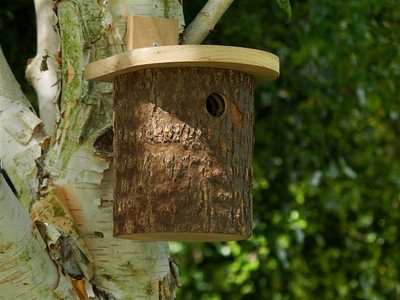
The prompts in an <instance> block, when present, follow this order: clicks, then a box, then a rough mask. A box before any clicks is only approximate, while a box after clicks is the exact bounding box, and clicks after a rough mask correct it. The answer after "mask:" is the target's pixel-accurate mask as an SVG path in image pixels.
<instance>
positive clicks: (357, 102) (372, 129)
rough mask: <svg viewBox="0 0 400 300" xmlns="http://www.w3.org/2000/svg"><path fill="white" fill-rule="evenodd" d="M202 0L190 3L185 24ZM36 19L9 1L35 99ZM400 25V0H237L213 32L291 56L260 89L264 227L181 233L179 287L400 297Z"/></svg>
mask: <svg viewBox="0 0 400 300" xmlns="http://www.w3.org/2000/svg"><path fill="white" fill-rule="evenodd" d="M204 2H205V1H200V0H190V1H189V0H186V1H185V3H184V8H185V13H186V19H187V22H190V20H191V19H193V18H194V16H195V14H196V13H197V12H198V11H199V10H200V8H201V7H202V5H203V4H204ZM2 4H3V3H2ZM34 26H35V25H34V11H33V7H32V3H31V1H26V0H19V1H4V4H3V5H2V8H1V9H0V29H1V32H2V35H1V36H0V43H1V45H2V47H3V50H4V52H5V54H6V57H7V58H8V59H9V61H10V64H11V66H12V68H13V70H14V71H15V73H16V75H17V78H18V80H19V81H20V83H21V84H22V86H23V88H24V90H25V91H27V93H28V95H30V97H31V99H34V96H33V94H32V92H31V90H30V89H29V87H28V85H27V84H26V83H25V82H24V75H23V69H24V65H25V63H26V59H27V58H29V57H32V56H33V55H34V49H35V42H36V41H35V38H34V36H35V28H34ZM399 32H400V2H399V1H397V0H384V1H376V0H353V1H332V0H329V1H328V0H318V1H317V0H299V1H293V2H292V18H291V20H290V21H288V18H287V14H286V13H285V12H284V11H282V10H281V9H280V8H279V6H278V4H277V3H276V2H275V1H271V0H252V1H235V2H234V3H233V5H232V7H231V8H230V9H229V10H228V12H227V13H226V14H225V16H224V17H223V18H222V20H221V21H220V23H219V24H218V25H217V26H216V28H215V30H214V31H213V32H212V33H211V34H210V36H209V37H208V39H207V40H206V43H212V44H222V45H236V46H243V47H250V48H257V49H263V50H267V51H269V52H273V53H275V54H277V55H278V56H279V57H280V61H281V76H280V78H279V79H278V80H276V81H274V82H271V83H269V84H265V85H261V86H259V87H258V89H257V91H256V97H255V104H256V122H255V127H254V129H255V137H256V147H255V153H254V235H253V237H252V238H251V239H249V240H247V241H240V242H227V243H171V244H170V247H171V252H172V255H173V256H175V257H176V258H177V260H178V261H179V262H180V272H181V280H182V287H181V289H180V290H179V291H178V297H179V298H180V299H185V300H186V299H188V300H189V299H204V300H210V299H211V300H213V299H215V300H217V299H221V300H222V299H233V300H235V299H274V300H275V299H276V300H278V299H400V278H399V271H398V270H399V269H400V243H399V242H400V241H399V224H400V210H399V205H400V148H399V138H398V137H399V136H400V134H399V133H400V123H399V118H400V115H399V114H400V103H399V93H400V91H399V83H398V82H399V78H400V46H399V45H400V35H399ZM33 101H34V100H33Z"/></svg>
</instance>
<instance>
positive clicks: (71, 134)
mask: <svg viewBox="0 0 400 300" xmlns="http://www.w3.org/2000/svg"><path fill="white" fill-rule="evenodd" d="M177 4H179V1H146V2H144V1H109V3H108V4H103V5H102V6H99V5H98V4H97V2H96V1H86V0H85V1H73V2H72V1H64V2H61V3H59V4H58V5H57V15H58V21H59V24H60V40H61V51H62V67H61V70H62V71H61V78H62V91H61V105H60V108H59V109H60V113H61V116H62V117H61V119H60V122H59V124H58V125H57V127H56V131H55V135H53V137H52V142H51V146H50V150H49V152H48V154H47V157H46V160H45V170H46V171H47V172H48V173H49V174H50V180H49V186H48V187H49V189H50V190H51V189H53V188H55V191H56V192H55V194H56V195H57V198H58V199H59V201H60V202H61V203H64V204H65V206H67V207H68V209H69V212H70V213H71V215H72V217H73V219H74V220H75V223H76V225H77V226H78V228H79V232H80V233H81V237H82V238H83V240H84V243H85V245H86V246H87V248H88V251H89V253H90V254H91V256H92V257H93V261H94V277H93V278H92V281H91V282H92V284H93V287H94V290H95V292H96V293H98V295H102V296H104V297H105V295H107V297H110V298H111V299H113V298H115V299H140V298H144V299H170V298H173V289H174V279H173V276H172V274H171V270H170V266H169V260H168V258H169V251H168V245H167V243H162V242H153V243H150V242H147V243H143V242H134V241H129V240H122V239H116V238H113V236H112V225H113V224H112V205H111V204H112V180H111V177H110V173H111V171H110V164H111V162H112V159H111V158H110V157H107V155H105V156H104V155H96V153H95V152H94V148H93V144H94V142H95V140H96V139H97V138H98V137H99V135H101V134H102V133H104V132H105V131H106V130H107V129H108V128H111V126H112V123H111V122H112V115H111V113H112V98H111V94H112V85H111V84H104V83H88V82H86V81H85V80H84V79H83V73H82V72H83V67H84V65H85V64H86V63H88V62H89V61H94V60H98V59H101V58H104V57H106V56H110V55H113V54H117V53H120V52H122V51H123V48H124V47H123V40H122V39H123V36H124V34H125V32H124V31H125V26H126V25H125V16H127V15H128V14H130V13H140V14H146V15H153V16H163V17H174V16H175V17H176V18H180V19H181V20H182V16H183V15H182V7H181V5H180V4H179V5H177ZM167 12H168V15H166V14H167ZM114 18H115V19H117V21H115V20H114ZM89 259H90V258H89Z"/></svg>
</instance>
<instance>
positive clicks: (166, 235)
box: [116, 232, 250, 242]
mask: <svg viewBox="0 0 400 300" xmlns="http://www.w3.org/2000/svg"><path fill="white" fill-rule="evenodd" d="M116 237H117V238H122V239H129V240H136V241H165V242H167V241H176V242H225V241H238V240H244V239H247V238H249V237H250V236H245V235H238V234H226V233H217V232H215V233H214V232H213V233H211V232H147V233H134V234H124V235H119V236H116Z"/></svg>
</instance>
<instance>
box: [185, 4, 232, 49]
mask: <svg viewBox="0 0 400 300" xmlns="http://www.w3.org/2000/svg"><path fill="white" fill-rule="evenodd" d="M232 2H233V0H208V2H207V3H206V5H204V7H203V9H202V10H201V11H200V12H199V14H198V15H197V16H196V18H195V19H194V20H193V22H192V23H190V25H189V26H188V27H187V28H186V30H185V32H184V33H183V38H182V44H200V43H201V42H203V41H204V39H205V38H206V37H207V35H208V34H209V33H210V31H211V30H213V29H214V26H215V24H217V22H218V21H219V20H220V19H221V17H222V16H223V14H224V13H225V11H226V10H227V9H228V7H229V6H230V5H231V4H232Z"/></svg>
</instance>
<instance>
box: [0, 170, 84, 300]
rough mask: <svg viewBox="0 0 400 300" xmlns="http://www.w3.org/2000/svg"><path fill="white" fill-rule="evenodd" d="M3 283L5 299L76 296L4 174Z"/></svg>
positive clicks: (0, 205) (0, 201)
mask: <svg viewBox="0 0 400 300" xmlns="http://www.w3.org/2000/svg"><path fill="white" fill-rule="evenodd" d="M0 211H1V214H2V216H1V218H0V228H1V230H0V249H1V254H0V284H1V298H3V299H34V298H35V299H36V298H38V297H39V298H40V299H53V298H56V295H57V296H59V297H60V298H63V299H76V297H75V296H74V293H73V292H72V285H71V283H70V282H69V281H68V280H66V278H65V277H64V276H63V275H60V274H59V272H58V270H57V268H56V266H55V264H54V263H53V261H52V260H51V258H50V256H49V255H48V253H47V248H46V244H45V243H44V241H43V240H42V237H41V235H40V234H39V231H38V230H37V228H36V227H35V226H32V225H31V221H30V219H29V216H28V214H27V212H26V211H24V209H23V208H22V206H21V205H20V204H19V203H18V200H17V199H16V197H15V196H14V194H13V193H12V191H11V189H10V187H9V186H8V184H7V182H6V181H5V179H4V177H3V175H1V174H0Z"/></svg>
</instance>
